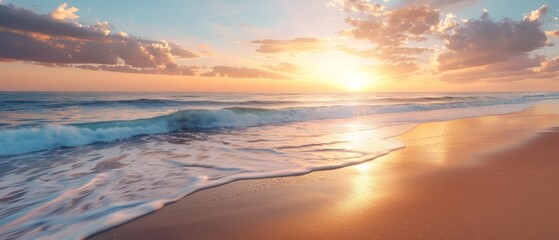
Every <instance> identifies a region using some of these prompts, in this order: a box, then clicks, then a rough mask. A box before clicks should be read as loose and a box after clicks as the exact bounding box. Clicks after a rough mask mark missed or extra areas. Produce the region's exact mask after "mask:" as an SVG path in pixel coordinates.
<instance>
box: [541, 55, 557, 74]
mask: <svg viewBox="0 0 559 240" xmlns="http://www.w3.org/2000/svg"><path fill="white" fill-rule="evenodd" d="M536 71H537V72H542V73H557V74H559V56H554V57H553V58H552V59H550V60H547V59H544V60H543V61H542V62H541V65H540V66H539V67H538V68H536Z"/></svg>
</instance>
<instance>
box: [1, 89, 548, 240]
mask: <svg viewBox="0 0 559 240" xmlns="http://www.w3.org/2000/svg"><path fill="white" fill-rule="evenodd" d="M554 99H559V93H461V94H456V93H454V94H449V93H433V94H425V93H421V94H420V93H413V94H412V93H386V94H213V93H212V94H203V93H0V238H1V239H11V238H21V239H74V238H83V237H86V236H88V235H91V234H92V233H95V232H98V231H100V230H103V229H106V228H108V227H111V226H114V225H115V224H119V223H122V222H125V221H128V220H130V219H132V218H135V217H137V216H140V215H143V214H146V213H149V212H152V211H154V210H156V209H158V208H160V207H162V206H163V205H164V204H167V203H169V202H172V201H176V200H178V199H180V198H181V197H183V196H185V195H187V194H189V193H191V192H193V191H196V190H198V189H201V188H206V187H210V186H215V185H219V184H223V183H226V182H230V181H233V180H236V179H247V178H260V177H271V176H284V175H291V174H301V173H306V172H310V171H313V170H318V169H329V168H336V167H342V166H347V165H351V164H356V163H360V162H364V161H369V160H371V159H374V158H375V157H378V156H380V155H383V154H386V153H388V152H390V151H392V150H395V149H398V148H401V147H404V146H403V145H402V144H401V143H399V142H397V141H394V140H392V139H391V137H392V136H395V135H398V134H401V133H403V132H405V131H407V130H409V129H411V128H413V127H414V126H415V124H417V123H422V122H432V121H441V120H449V119H457V118H464V117H473V116H482V115H491V114H503V113H509V112H514V111H518V110H521V109H523V108H526V107H529V106H531V105H533V104H534V103H537V102H541V101H546V100H554Z"/></svg>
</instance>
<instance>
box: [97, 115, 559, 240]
mask: <svg viewBox="0 0 559 240" xmlns="http://www.w3.org/2000/svg"><path fill="white" fill-rule="evenodd" d="M555 109H558V108H557V106H556V105H539V106H537V107H534V108H531V109H528V110H525V111H522V112H518V113H513V114H509V115H502V116H486V117H478V118H470V119H461V120H454V121H446V122H437V123H426V124H421V125H419V126H418V127H416V128H415V129H413V130H411V131H409V132H407V133H405V134H403V135H401V136H398V137H397V139H398V140H400V141H402V142H404V143H405V144H406V147H405V148H403V149H400V150H397V151H394V152H392V153H390V154H388V155H386V156H383V157H380V158H377V159H375V160H373V161H370V162H367V163H364V164H360V165H356V166H351V167H347V168H342V169H337V170H331V171H318V172H313V173H311V174H307V175H303V176H292V177H282V178H271V179H258V180H242V181H236V182H233V183H230V184H226V185H223V186H219V187H216V188H211V189H206V190H202V191H199V192H196V193H194V194H191V195H190V196H188V197H186V198H184V199H183V200H181V201H179V202H177V203H174V204H171V205H169V206H166V207H164V208H163V209H161V210H159V211H157V212H155V213H153V214H149V215H147V216H144V217H141V218H139V219H137V220H134V221H132V222H129V223H127V224H124V225H122V226H119V227H116V228H113V229H111V230H109V231H105V232H102V233H100V234H97V235H95V236H93V237H91V239H557V238H559V222H558V221H557V216H559V206H558V205H557V203H558V202H559V188H557V187H556V183H557V182H559V158H558V157H557V155H556V153H555V152H556V148H557V147H558V146H559V145H558V144H559V129H558V128H557V126H558V125H559V115H557V112H556V110H555Z"/></svg>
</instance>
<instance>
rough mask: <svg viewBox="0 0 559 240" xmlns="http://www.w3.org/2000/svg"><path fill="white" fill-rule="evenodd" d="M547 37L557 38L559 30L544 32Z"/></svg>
mask: <svg viewBox="0 0 559 240" xmlns="http://www.w3.org/2000/svg"><path fill="white" fill-rule="evenodd" d="M545 34H547V36H550V37H556V38H559V30H553V31H547V32H545Z"/></svg>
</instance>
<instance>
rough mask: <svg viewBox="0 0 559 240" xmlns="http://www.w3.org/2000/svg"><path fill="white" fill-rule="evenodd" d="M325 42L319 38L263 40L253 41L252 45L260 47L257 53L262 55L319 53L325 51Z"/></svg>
mask: <svg viewBox="0 0 559 240" xmlns="http://www.w3.org/2000/svg"><path fill="white" fill-rule="evenodd" d="M324 42H325V41H324V40H322V39H319V38H295V39H290V40H278V39H263V40H254V41H252V43H254V44H258V45H260V46H259V47H258V48H257V49H256V51H257V52H262V53H282V52H304V51H319V50H323V48H324V46H323V44H324Z"/></svg>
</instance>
